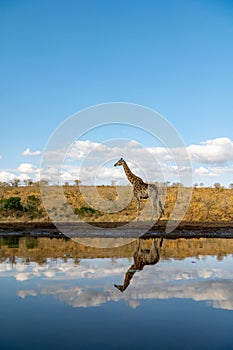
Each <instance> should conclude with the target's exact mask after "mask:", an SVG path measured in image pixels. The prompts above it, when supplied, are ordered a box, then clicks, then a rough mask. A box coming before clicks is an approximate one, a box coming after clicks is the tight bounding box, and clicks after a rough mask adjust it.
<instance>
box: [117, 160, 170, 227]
mask: <svg viewBox="0 0 233 350" xmlns="http://www.w3.org/2000/svg"><path fill="white" fill-rule="evenodd" d="M114 166H123V168H124V171H125V175H126V177H127V179H128V180H129V182H130V183H131V184H132V185H133V193H134V197H135V198H136V199H137V211H138V215H139V211H140V207H141V200H142V199H146V198H150V199H151V201H152V204H153V208H154V209H158V210H159V215H158V220H159V219H160V217H161V216H162V215H163V214H164V210H163V206H162V203H161V201H160V199H159V192H158V187H157V186H156V185H154V184H148V183H146V182H144V181H143V180H142V179H141V178H140V177H139V176H137V175H135V174H134V173H133V172H132V171H131V170H130V168H129V166H128V164H127V163H126V161H125V160H124V159H123V158H122V157H121V158H120V159H119V160H118V161H117V162H116V163H115V164H114Z"/></svg>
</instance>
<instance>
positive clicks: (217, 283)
mask: <svg viewBox="0 0 233 350" xmlns="http://www.w3.org/2000/svg"><path fill="white" fill-rule="evenodd" d="M232 253H233V239H214V238H212V239H206V238H200V239H177V240H168V239H167V240H166V239H164V240H163V241H162V240H160V239H147V240H143V239H140V240H136V241H134V242H132V243H130V244H128V245H125V246H121V247H117V248H112V249H111V248H109V249H103V248H99V249H98V248H91V247H85V246H84V245H82V244H80V243H77V242H74V241H72V240H66V239H49V238H38V239H36V238H10V239H6V238H3V237H2V238H0V283H1V288H0V307H1V313H0V324H1V327H0V344H1V349H3V350H5V349H42V348H43V349H51V348H54V349H73V348H76V349H142V348H143V349H145V348H146V347H150V348H151V349H155V348H156V349H233V332H232V325H233V268H232V266H233V257H232Z"/></svg>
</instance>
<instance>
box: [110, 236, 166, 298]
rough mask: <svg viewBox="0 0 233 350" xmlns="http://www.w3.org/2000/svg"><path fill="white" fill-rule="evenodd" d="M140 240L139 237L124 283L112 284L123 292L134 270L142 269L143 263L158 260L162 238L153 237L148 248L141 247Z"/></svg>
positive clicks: (150, 263) (152, 263)
mask: <svg viewBox="0 0 233 350" xmlns="http://www.w3.org/2000/svg"><path fill="white" fill-rule="evenodd" d="M141 241H142V240H141V239H139V240H138V247H137V250H136V252H135V253H134V256H133V259H134V262H133V264H132V265H131V266H130V268H129V269H128V271H127V272H126V274H125V279H124V283H123V284H122V285H121V284H114V287H116V288H117V289H118V290H119V291H120V292H124V291H125V290H126V289H127V288H128V286H129V285H130V282H131V280H132V278H133V276H134V274H135V272H137V271H141V270H143V268H144V266H145V265H156V264H158V262H159V260H160V250H161V248H162V244H163V238H161V239H158V238H153V239H152V243H151V248H150V249H142V246H141Z"/></svg>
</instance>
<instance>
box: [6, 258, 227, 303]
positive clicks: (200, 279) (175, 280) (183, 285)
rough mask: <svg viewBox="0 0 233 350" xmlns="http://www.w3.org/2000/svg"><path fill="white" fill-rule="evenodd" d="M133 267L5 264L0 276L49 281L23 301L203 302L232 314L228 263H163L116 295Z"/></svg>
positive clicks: (121, 261) (121, 264) (101, 263)
mask: <svg viewBox="0 0 233 350" xmlns="http://www.w3.org/2000/svg"><path fill="white" fill-rule="evenodd" d="M199 258H200V257H199ZM206 259H208V261H206ZM231 260H232V259H231ZM231 260H230V261H231ZM171 262H172V263H171ZM131 263H132V262H129V261H127V259H117V260H116V261H115V262H114V265H113V264H112V263H110V261H109V259H104V261H103V260H102V259H101V260H100V261H97V259H94V260H92V259H90V260H89V259H87V260H85V259H84V260H81V262H80V264H79V265H78V266H74V265H73V264H72V262H71V260H70V262H69V263H64V262H61V261H58V262H56V264H55V263H52V262H51V261H50V262H48V264H46V265H42V266H40V265H38V264H36V263H31V264H30V266H29V265H26V269H23V268H21V267H20V268H18V269H17V271H15V268H13V267H12V265H10V264H8V265H10V266H11V270H9V267H8V266H7V264H5V266H4V269H3V272H2V275H4V276H14V277H15V279H16V280H17V281H26V280H28V279H31V278H34V277H40V278H42V279H43V281H45V280H47V279H49V280H50V283H49V284H48V285H46V284H45V283H44V282H43V287H42V288H40V287H38V288H36V290H33V289H30V290H25V291H24V290H21V291H19V292H18V295H19V296H20V297H22V298H24V297H26V296H28V295H29V296H36V295H39V294H43V295H55V296H57V297H58V298H59V299H60V300H63V301H65V302H66V303H67V304H69V305H71V306H72V307H93V306H95V307H96V306H99V305H102V304H104V303H108V302H111V301H115V302H117V301H120V300H122V299H123V300H125V301H126V302H127V303H128V304H129V306H130V307H132V308H135V307H137V306H138V305H139V303H141V302H142V301H143V300H148V299H161V300H162V299H163V300H165V299H169V298H181V299H193V300H195V301H206V302H208V303H209V304H211V305H212V307H217V308H222V309H228V310H233V293H232V291H233V283H232V277H233V273H232V270H230V269H228V268H227V266H228V264H229V261H226V265H224V260H223V261H222V262H218V261H217V260H216V259H215V258H214V257H205V259H203V260H201V258H200V259H199V260H198V262H197V264H190V262H189V261H188V259H186V260H183V261H178V262H177V261H174V260H172V261H171V260H169V261H162V262H161V263H160V264H159V265H156V267H154V266H145V268H144V269H143V270H142V271H140V272H137V273H135V275H134V277H133V279H132V280H131V283H130V286H129V287H128V288H127V290H126V291H125V292H124V293H123V294H122V293H119V291H118V290H117V289H116V288H114V287H113V283H117V282H118V281H119V282H120V281H123V280H124V276H125V272H126V271H127V270H128V268H129V266H130V265H131ZM17 264H18V263H17ZM22 271H23V272H22ZM113 276H114V279H113ZM79 279H85V280H84V281H85V283H81V284H80V285H79V284H78V285H77V284H76V282H75V285H73V286H70V281H71V280H75V281H78V280H79ZM52 281H54V284H52V283H51V282H52ZM66 282H68V284H67V286H66ZM120 283H122V282H120ZM96 286H97V287H96ZM100 286H101V288H100Z"/></svg>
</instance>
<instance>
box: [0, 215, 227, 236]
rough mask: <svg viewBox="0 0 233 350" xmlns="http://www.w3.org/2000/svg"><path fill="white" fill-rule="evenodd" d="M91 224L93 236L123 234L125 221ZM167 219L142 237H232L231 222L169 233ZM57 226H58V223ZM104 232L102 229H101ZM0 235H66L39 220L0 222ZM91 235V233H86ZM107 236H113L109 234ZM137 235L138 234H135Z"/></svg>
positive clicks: (77, 225) (188, 226)
mask: <svg viewBox="0 0 233 350" xmlns="http://www.w3.org/2000/svg"><path fill="white" fill-rule="evenodd" d="M89 224H90V225H92V226H95V227H98V228H100V233H99V234H98V235H96V234H95V235H94V236H95V237H96V236H97V237H100V238H101V237H106V233H102V231H101V228H103V229H114V228H116V227H118V228H121V227H122V231H121V233H120V234H119V235H120V236H125V235H126V234H125V233H124V225H126V224H127V223H126V222H98V223H97V222H95V223H93V222H92V223H89ZM166 225H167V221H165V220H164V221H160V222H159V223H157V224H156V225H154V226H153V227H152V228H151V229H150V230H149V231H147V233H145V234H143V235H142V237H144V238H150V237H154V236H156V237H158V236H159V237H166V238H171V239H174V238H182V237H183V238H195V237H197V238H200V237H219V238H233V222H208V223H207V222H181V223H180V224H179V225H178V226H177V227H176V228H175V230H174V231H172V232H171V233H167V232H166ZM58 227H60V226H59V225H58ZM67 227H69V228H70V231H71V232H73V233H72V237H73V234H74V235H75V232H76V229H77V228H78V231H77V232H78V233H77V236H80V237H81V236H82V237H84V236H85V235H86V233H85V232H82V223H75V224H72V223H68V224H66V228H67ZM103 232H104V231H103ZM0 235H1V236H8V235H17V236H34V237H35V236H40V237H43V236H45V237H51V238H53V237H57V238H62V237H63V238H64V237H66V236H65V235H64V234H63V233H62V232H61V230H60V229H59V228H57V227H56V226H55V225H54V224H53V223H40V222H28V223H24V222H14V223H6V222H4V223H0ZM87 236H92V234H91V233H90V234H87ZM107 236H108V235H107ZM109 237H113V234H110V235H109ZM137 237H138V235H137Z"/></svg>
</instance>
